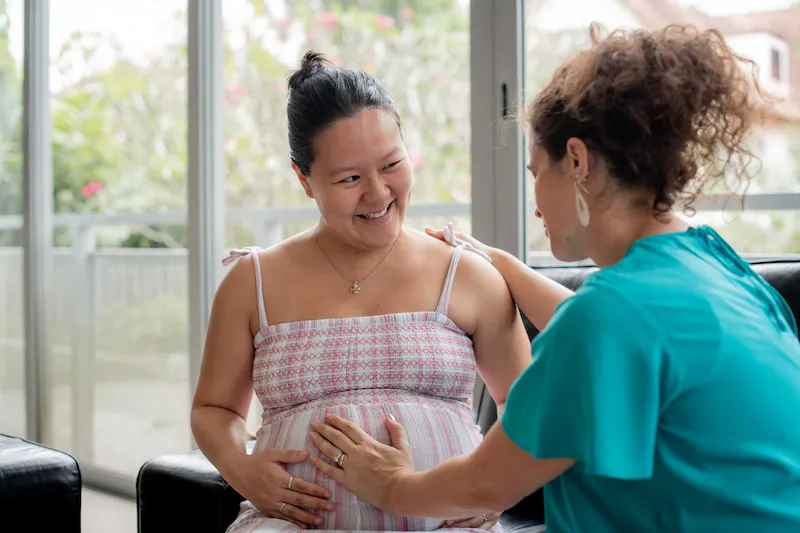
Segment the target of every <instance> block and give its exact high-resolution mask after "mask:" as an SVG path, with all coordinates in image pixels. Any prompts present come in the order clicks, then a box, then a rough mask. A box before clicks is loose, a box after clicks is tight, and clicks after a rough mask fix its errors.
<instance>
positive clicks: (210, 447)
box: [191, 405, 247, 485]
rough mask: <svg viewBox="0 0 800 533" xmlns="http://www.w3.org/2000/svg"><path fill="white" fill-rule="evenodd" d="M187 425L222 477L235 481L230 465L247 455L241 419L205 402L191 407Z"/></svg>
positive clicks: (245, 438)
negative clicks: (189, 424) (190, 426)
mask: <svg viewBox="0 0 800 533" xmlns="http://www.w3.org/2000/svg"><path fill="white" fill-rule="evenodd" d="M191 425H192V433H193V435H194V439H195V441H196V442H197V446H198V447H199V448H200V450H201V451H202V452H203V454H205V456H206V457H207V458H208V460H209V461H211V464H213V465H214V466H215V467H216V468H217V470H219V472H220V474H221V475H222V477H223V479H225V480H226V481H227V482H228V483H230V484H231V485H235V484H236V481H235V479H234V478H235V476H236V472H235V468H234V467H233V465H234V464H235V462H236V461H237V460H238V459H241V458H243V457H246V456H247V449H246V448H245V442H246V440H247V428H246V424H245V421H244V420H243V419H242V417H241V416H239V415H238V414H236V413H234V412H232V411H229V410H228V409H224V408H221V407H214V406H211V405H206V406H201V407H195V408H193V409H192V415H191Z"/></svg>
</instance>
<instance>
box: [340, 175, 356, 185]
mask: <svg viewBox="0 0 800 533" xmlns="http://www.w3.org/2000/svg"><path fill="white" fill-rule="evenodd" d="M357 179H358V176H348V177H346V178H345V179H343V180H342V181H341V183H353V182H354V181H356V180H357Z"/></svg>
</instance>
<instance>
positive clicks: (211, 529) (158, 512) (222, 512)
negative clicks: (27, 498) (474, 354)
mask: <svg viewBox="0 0 800 533" xmlns="http://www.w3.org/2000/svg"><path fill="white" fill-rule="evenodd" d="M751 263H752V264H753V268H754V270H755V271H756V272H758V273H759V274H760V275H762V276H763V277H764V278H765V279H766V280H767V281H768V282H769V283H770V284H771V285H772V286H773V287H775V288H776V289H777V290H778V291H779V292H780V293H781V294H782V295H783V297H784V298H786V300H787V302H788V303H789V306H790V307H791V309H792V312H793V313H794V315H795V317H798V316H799V313H800V259H773V260H767V259H759V260H753V261H751ZM539 270H540V271H541V272H542V273H543V274H545V275H546V276H548V277H550V278H551V279H554V280H556V281H558V282H559V283H561V284H562V285H564V286H566V287H569V288H570V289H573V290H574V289H577V288H578V287H579V286H580V284H581V283H582V282H583V280H584V279H585V278H586V276H587V275H589V274H590V273H592V272H594V271H595V270H596V269H595V268H593V267H584V266H566V267H554V268H542V269H539ZM525 327H526V329H527V331H528V335H529V336H530V338H531V339H533V337H535V336H536V335H537V333H538V331H537V330H536V328H534V327H533V325H531V324H530V322H529V321H527V320H525ZM476 420H477V423H478V424H479V425H480V427H481V429H482V431H483V432H484V433H485V432H486V431H487V430H488V429H489V428H490V427H491V425H492V424H494V423H495V421H496V410H495V405H494V402H493V401H492V399H491V397H490V396H489V394H488V393H487V392H486V390H485V389H484V390H483V392H482V393H481V395H480V398H479V401H478V405H477V408H476ZM241 500H242V498H241V496H239V494H237V493H236V491H234V490H233V489H232V488H231V487H230V486H229V485H228V484H227V483H225V481H224V480H223V479H222V478H221V477H220V475H219V473H218V472H217V470H216V469H215V468H214V466H213V465H211V463H209V462H208V460H206V459H205V457H204V456H203V455H202V454H201V453H200V452H197V451H195V452H188V453H183V454H174V455H165V456H161V457H157V458H155V459H153V460H151V461H149V462H147V463H145V464H144V465H143V466H142V468H141V470H140V471H139V476H138V479H137V505H138V516H139V532H140V533H161V532H164V533H166V532H171V531H175V530H180V531H192V532H193V533H221V532H224V531H225V529H226V527H227V526H228V525H229V524H230V523H231V522H232V521H233V519H234V517H235V516H236V513H237V512H238V504H239V502H240V501H241ZM501 523H502V524H503V526H504V529H505V531H506V532H507V533H522V531H525V533H534V532H539V531H544V526H543V524H544V507H543V498H542V491H538V492H536V493H534V494H532V495H530V496H528V497H527V498H525V499H524V500H522V501H521V502H519V503H518V504H517V505H516V506H515V507H514V508H513V509H510V510H508V511H507V512H506V513H504V515H503V516H502V518H501Z"/></svg>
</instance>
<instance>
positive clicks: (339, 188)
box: [294, 109, 414, 249]
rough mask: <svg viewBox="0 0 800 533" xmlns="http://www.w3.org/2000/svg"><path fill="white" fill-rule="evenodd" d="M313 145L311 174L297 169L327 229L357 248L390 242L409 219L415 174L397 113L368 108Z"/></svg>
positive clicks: (340, 122)
mask: <svg viewBox="0 0 800 533" xmlns="http://www.w3.org/2000/svg"><path fill="white" fill-rule="evenodd" d="M313 145H314V162H313V164H312V165H311V172H310V176H304V175H303V174H302V172H300V170H299V169H298V168H297V167H296V166H294V170H295V172H296V173H297V176H298V178H299V179H300V182H301V184H302V185H303V188H304V189H305V191H306V194H307V195H308V196H309V197H310V198H314V200H315V201H316V202H317V206H318V207H319V210H320V213H321V215H322V219H323V221H324V223H325V225H326V226H327V227H328V229H329V230H331V231H332V232H333V233H334V234H336V235H337V236H338V237H339V238H340V239H341V240H342V241H343V242H345V243H346V244H348V245H350V246H353V247H355V248H361V249H374V248H384V247H386V246H390V245H391V244H392V243H393V242H394V240H395V239H396V238H397V236H398V234H399V233H400V230H401V229H402V226H403V222H404V221H405V215H406V210H407V207H408V201H409V196H410V193H411V187H412V184H413V179H414V174H413V170H412V168H411V165H410V164H409V161H408V154H407V153H406V148H405V144H404V143H403V139H402V136H401V135H400V128H399V127H398V124H397V121H396V119H395V117H394V115H392V113H390V112H388V111H385V110H381V109H364V110H362V111H360V112H359V113H358V114H356V115H355V116H353V117H350V118H346V119H342V120H338V121H336V122H334V123H333V124H332V125H331V126H330V127H328V128H326V129H325V130H323V131H322V132H320V133H319V134H318V135H317V136H316V137H315V138H314V141H313Z"/></svg>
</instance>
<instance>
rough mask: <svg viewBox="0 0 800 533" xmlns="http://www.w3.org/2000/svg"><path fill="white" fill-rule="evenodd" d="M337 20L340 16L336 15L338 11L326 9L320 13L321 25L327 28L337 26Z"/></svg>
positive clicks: (330, 28)
mask: <svg viewBox="0 0 800 533" xmlns="http://www.w3.org/2000/svg"><path fill="white" fill-rule="evenodd" d="M337 22H338V18H337V17H336V13H331V12H330V11H325V12H323V13H320V14H319V25H320V26H322V27H323V28H325V29H327V30H332V29H333V28H335V27H336V23H337Z"/></svg>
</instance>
